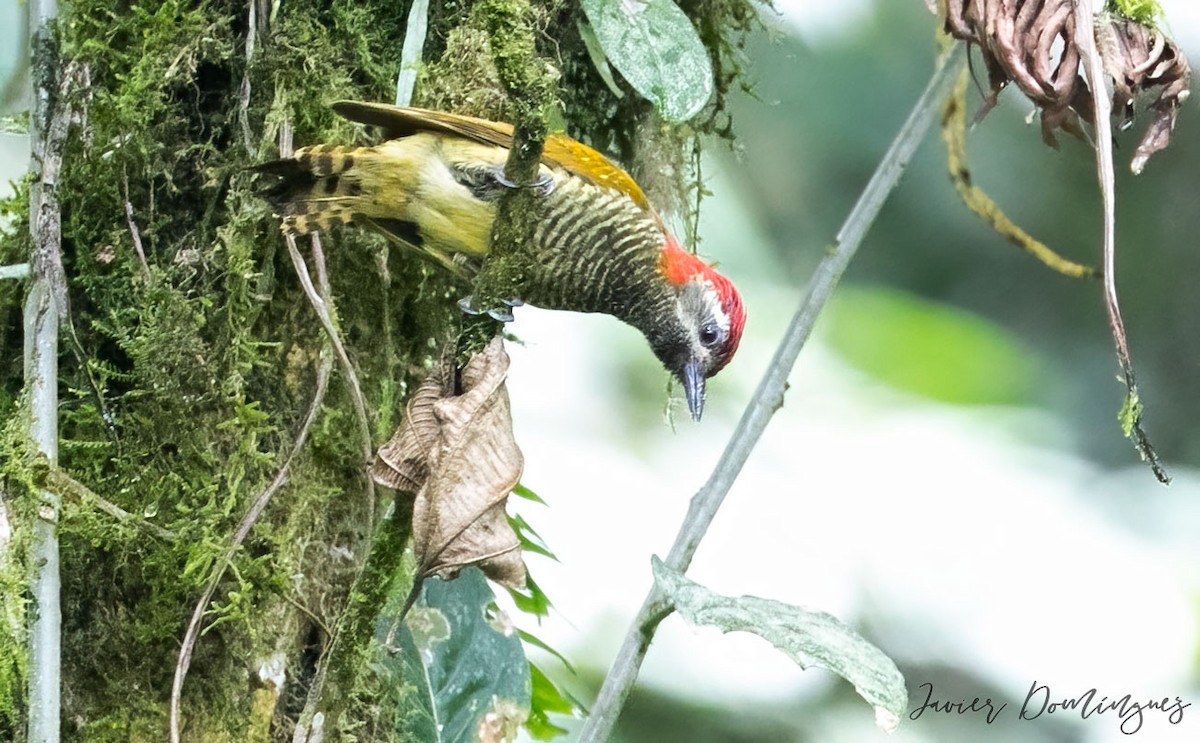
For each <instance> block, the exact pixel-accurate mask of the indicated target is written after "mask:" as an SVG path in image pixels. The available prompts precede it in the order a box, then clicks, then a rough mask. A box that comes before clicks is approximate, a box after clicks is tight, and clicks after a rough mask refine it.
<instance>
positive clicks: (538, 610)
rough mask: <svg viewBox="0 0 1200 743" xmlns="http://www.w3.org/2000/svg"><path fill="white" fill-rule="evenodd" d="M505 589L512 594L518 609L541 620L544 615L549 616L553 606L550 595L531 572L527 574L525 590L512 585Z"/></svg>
mask: <svg viewBox="0 0 1200 743" xmlns="http://www.w3.org/2000/svg"><path fill="white" fill-rule="evenodd" d="M505 589H506V590H507V591H508V595H509V596H512V600H513V603H514V604H516V606H517V609H518V610H520V611H523V612H525V613H526V614H531V615H533V616H535V617H537V618H538V620H539V622H540V621H541V618H542V617H545V616H549V614H550V607H551V606H553V604H551V603H550V597H549V596H547V595H546V593H545V591H543V590H542V588H541V586H539V585H538V584H537V583H536V582H535V581H534V580H533V576H532V575H530V574H529V573H526V574H525V589H524V590H521V589H518V588H513V587H512V586H505Z"/></svg>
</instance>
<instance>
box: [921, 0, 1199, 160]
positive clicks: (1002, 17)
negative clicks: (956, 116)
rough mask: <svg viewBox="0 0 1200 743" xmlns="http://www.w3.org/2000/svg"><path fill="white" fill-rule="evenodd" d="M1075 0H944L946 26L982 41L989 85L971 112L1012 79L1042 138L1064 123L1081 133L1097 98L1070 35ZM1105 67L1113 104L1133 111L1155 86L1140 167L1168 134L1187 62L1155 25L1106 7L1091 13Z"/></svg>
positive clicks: (1184, 90) (1049, 139)
mask: <svg viewBox="0 0 1200 743" xmlns="http://www.w3.org/2000/svg"><path fill="white" fill-rule="evenodd" d="M1075 2H1076V0H946V2H945V4H944V12H945V30H946V32H947V33H948V34H950V35H951V36H954V37H955V38H958V39H962V40H964V41H966V42H968V43H971V44H976V45H978V46H979V48H980V51H981V52H982V54H983V62H984V65H985V66H986V67H987V71H988V81H989V84H990V86H991V91H990V93H989V94H988V95H987V96H986V98H985V99H984V102H983V107H982V109H981V110H980V112H979V115H978V116H977V117H976V120H978V119H980V118H982V117H983V116H984V115H985V114H987V112H988V111H990V110H991V109H992V108H993V107H994V106H995V105H996V99H997V97H998V96H999V94H1000V92H1001V91H1002V90H1003V89H1004V88H1005V87H1007V86H1008V85H1009V84H1010V83H1011V84H1015V85H1016V86H1017V87H1018V88H1020V90H1021V92H1022V93H1024V94H1025V95H1026V96H1027V97H1028V98H1029V100H1031V101H1032V102H1033V103H1034V104H1035V105H1036V106H1037V107H1038V108H1039V109H1041V116H1042V139H1043V140H1044V141H1045V142H1046V144H1048V145H1050V146H1051V147H1057V146H1058V144H1057V140H1056V139H1055V136H1054V133H1055V132H1056V131H1057V130H1058V129H1062V130H1063V131H1066V132H1067V133H1069V134H1072V135H1075V136H1078V137H1083V136H1084V132H1083V123H1085V122H1086V123H1092V122H1093V120H1094V118H1095V112H1094V108H1095V107H1094V106H1093V105H1092V101H1091V91H1090V89H1089V87H1088V82H1087V80H1086V79H1085V77H1084V76H1083V75H1081V74H1080V55H1079V49H1078V46H1077V45H1076V43H1075V37H1076V34H1075V15H1074V6H1075ZM1095 26H1096V37H1097V39H1098V41H1099V43H1100V44H1099V45H1100V51H1101V55H1102V57H1103V59H1104V71H1105V73H1106V74H1107V75H1108V76H1109V77H1111V79H1112V83H1113V110H1115V111H1119V112H1122V114H1123V115H1124V116H1125V117H1126V119H1127V120H1128V119H1131V118H1132V113H1133V103H1134V101H1135V99H1136V98H1137V97H1138V95H1139V94H1141V93H1144V92H1147V91H1149V90H1150V89H1152V88H1159V89H1160V90H1159V94H1158V98H1157V99H1156V100H1155V101H1154V103H1153V104H1151V108H1152V109H1153V110H1154V116H1153V119H1152V120H1151V123H1150V125H1149V127H1148V128H1147V130H1146V133H1145V135H1144V136H1143V138H1142V141H1141V144H1139V145H1138V148H1137V150H1136V151H1135V152H1134V157H1133V162H1132V163H1131V166H1130V167H1131V168H1132V169H1133V172H1135V173H1140V172H1141V170H1142V168H1143V167H1144V166H1145V164H1146V160H1147V159H1148V158H1149V157H1150V156H1151V155H1152V154H1154V153H1155V152H1158V151H1159V150H1162V149H1163V148H1165V147H1166V146H1167V145H1168V144H1169V143H1170V140H1171V131H1172V130H1173V129H1174V127H1175V118H1176V116H1177V114H1178V111H1179V106H1180V104H1181V103H1183V101H1184V100H1186V99H1187V96H1188V79H1189V76H1190V70H1189V69H1188V63H1187V59H1186V58H1185V57H1184V55H1183V52H1182V51H1181V50H1180V49H1179V47H1178V46H1176V44H1175V43H1174V42H1173V41H1171V40H1170V39H1168V38H1166V37H1165V36H1164V35H1163V34H1162V33H1161V32H1160V31H1158V30H1157V29H1154V28H1150V27H1147V26H1143V25H1141V24H1140V23H1137V22H1135V21H1132V20H1129V19H1126V18H1119V17H1113V16H1109V15H1106V14H1100V15H1097V16H1095Z"/></svg>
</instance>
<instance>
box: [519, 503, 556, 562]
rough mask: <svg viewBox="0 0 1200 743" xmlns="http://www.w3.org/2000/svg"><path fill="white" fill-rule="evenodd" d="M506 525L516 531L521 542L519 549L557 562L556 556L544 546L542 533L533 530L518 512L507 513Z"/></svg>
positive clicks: (544, 541)
mask: <svg viewBox="0 0 1200 743" xmlns="http://www.w3.org/2000/svg"><path fill="white" fill-rule="evenodd" d="M508 525H509V526H511V527H512V530H513V531H514V532H516V534H517V540H518V541H520V542H521V549H523V550H525V551H526V552H532V553H534V554H536V555H542V556H543V557H549V558H550V559H551V560H554V561H555V562H558V557H556V556H555V555H554V553H553V552H551V551H550V548H549V547H547V546H546V540H544V539H542V535H541V534H538V533H537V532H536V531H534V530H533V527H532V526H530V525H529V522H528V521H526V520H525V519H524V518H522V516H521V515H520V514H518V513H510V514H508Z"/></svg>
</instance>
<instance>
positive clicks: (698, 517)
mask: <svg viewBox="0 0 1200 743" xmlns="http://www.w3.org/2000/svg"><path fill="white" fill-rule="evenodd" d="M965 57H966V55H965V53H964V49H963V45H962V44H956V45H955V46H954V47H953V48H952V49H951V50H950V51H949V52H948V53H947V55H946V56H945V57H944V58H943V60H942V62H941V64H940V65H939V67H938V69H937V70H936V71H935V72H934V74H933V77H932V79H931V80H930V81H929V85H928V86H926V88H925V92H924V93H922V94H921V98H920V99H919V100H918V101H917V104H916V106H915V107H914V108H913V111H912V113H911V114H909V117H908V120H907V121H906V122H905V123H904V126H903V127H902V128H901V129H900V133H899V134H897V135H896V138H895V140H893V141H892V145H891V147H890V148H889V149H888V151H887V154H885V155H884V157H883V160H882V161H881V162H880V163H879V167H878V168H877V169H876V170H875V174H874V175H873V176H872V177H871V181H870V182H869V183H868V184H867V186H866V188H865V189H864V190H863V193H862V195H861V196H860V197H859V199H858V203H856V204H855V205H854V208H853V209H852V210H851V212H850V215H849V216H848V217H847V218H846V221H845V223H844V224H843V225H842V229H841V230H840V231H839V232H838V234H837V237H836V239H835V240H834V244H833V246H831V248H830V250H829V252H828V253H827V254H826V255H825V257H824V258H823V259H822V260H821V263H820V264H819V265H818V266H817V269H816V272H815V274H814V275H813V278H812V280H811V281H810V283H809V286H808V292H807V294H806V296H805V297H804V299H803V301H802V302H801V303H800V307H799V309H797V310H796V314H795V315H794V316H793V317H792V322H791V324H790V325H789V326H788V329H787V333H786V335H785V336H784V338H783V341H782V342H781V343H780V345H779V348H778V349H777V350H776V351H775V357H774V358H773V359H772V360H771V364H770V366H768V367H767V371H766V373H765V374H764V375H763V378H762V381H761V382H759V385H758V390H757V391H756V392H755V394H754V397H753V398H751V400H750V404H749V405H747V407H746V410H745V412H744V413H743V414H742V418H741V420H740V421H739V422H738V425H737V428H736V429H735V430H734V432H733V436H732V437H730V440H729V443H728V444H727V445H726V447H725V452H724V453H723V454H722V455H721V459H720V460H719V461H718V462H717V465H716V467H715V468H714V469H713V473H712V475H710V476H709V479H708V482H706V483H705V484H704V487H702V488H701V489H700V490H699V492H697V493H696V495H695V496H694V497H693V498H692V502H691V506H690V507H689V509H688V513H687V516H686V518H685V519H684V521H683V524H682V526H681V527H680V529H679V533H678V535H677V536H676V537H675V544H674V545H673V546H672V547H671V553H670V555H669V556H668V557H667V560H666V564H667V565H668V566H670V567H671V568H672V569H674V570H677V571H679V572H680V573H683V572H686V571H687V568H688V566H689V565H690V564H691V561H692V557H693V555H695V553H696V549H697V548H698V547H699V546H700V541H701V540H702V539H703V538H704V534H705V532H706V531H707V530H708V527H709V524H711V523H712V520H713V517H714V516H715V515H716V513H717V509H718V508H720V506H721V502H722V501H723V500H724V498H725V495H726V493H728V492H729V488H730V487H731V486H732V485H733V483H734V481H735V480H736V479H737V476H738V474H739V473H740V472H741V470H742V466H743V465H744V464H745V463H746V459H747V458H748V457H749V456H750V452H751V451H753V449H754V446H755V444H757V443H758V439H759V438H760V437H761V436H762V433H763V431H764V430H765V429H766V427H767V423H768V422H769V421H770V419H771V416H772V415H773V414H774V412H775V411H776V410H778V409H779V408H780V407H781V406H782V405H783V394H784V390H785V389H786V387H787V378H788V374H789V373H790V372H791V369H792V366H793V365H794V364H795V363H796V358H797V356H798V355H799V353H800V349H801V348H803V347H804V343H805V341H807V340H808V336H809V334H810V333H811V332H812V329H813V325H814V324H815V323H816V320H817V317H818V315H819V314H820V313H821V310H822V309H823V308H824V306H825V303H826V302H827V301H828V300H829V297H830V295H831V294H832V292H833V289H834V287H835V286H836V285H837V283H838V280H839V279H840V278H841V275H842V273H843V272H844V271H845V270H846V266H847V265H849V263H850V260H851V258H853V257H854V253H855V252H856V251H857V250H858V246H859V244H860V243H861V242H862V240H863V237H864V236H865V235H866V234H867V230H868V229H869V228H870V226H871V224H872V223H873V222H874V221H875V217H876V216H877V215H878V214H879V210H880V208H881V207H882V206H883V203H884V201H885V200H886V199H887V197H888V195H889V194H890V193H891V192H892V190H893V189H894V188H895V187H896V184H897V182H898V181H899V180H900V176H901V174H903V172H904V169H905V167H906V166H907V165H908V161H909V159H910V158H911V157H912V154H913V152H914V151H915V150H916V148H917V145H919V144H920V143H921V140H922V139H923V138H924V136H925V133H926V131H928V129H929V126H930V125H931V124H932V123H933V121H934V119H935V118H936V116H937V112H938V109H939V107H940V106H941V103H942V101H943V100H945V98H946V96H947V95H948V94H949V93H950V89H951V88H952V87H953V85H954V80H955V76H956V75H957V74H958V71H959V70H960V69H962V66H963V62H964V60H965ZM670 613H671V606H670V603H669V602H668V601H667V599H666V598H665V597H664V596H663V594H662V592H661V591H659V589H658V588H657V586H656V587H654V588H652V589H651V591H650V594H649V595H648V596H647V597H646V601H645V603H643V604H642V608H641V610H640V611H639V612H638V615H637V617H636V618H635V619H634V620H633V623H632V624H631V625H630V627H629V632H628V633H627V634H626V636H625V641H624V643H623V644H622V645H621V649H620V651H619V652H618V654H617V658H616V660H615V661H614V662H613V666H612V668H611V669H610V670H609V672H608V676H607V677H606V678H605V680H604V685H603V686H602V687H601V689H600V695H599V698H598V699H597V700H596V704H595V706H594V707H593V708H592V714H591V716H590V717H589V718H588V720H587V723H586V724H585V725H584V728H583V731H582V733H581V735H580V738H579V740H580V741H581V743H598V742H599V741H605V740H607V739H608V737H609V735H610V733H611V732H612V729H613V726H614V725H615V724H616V721H617V717H618V715H619V714H620V712H621V707H622V706H623V705H624V704H625V700H626V699H627V698H628V696H629V694H630V692H631V691H632V689H633V685H634V682H635V681H636V680H637V674H638V669H639V668H640V667H641V664H642V660H643V659H644V658H645V656H646V651H647V649H648V648H649V646H650V641H651V640H652V639H653V637H654V633H655V631H656V630H657V628H658V625H659V623H660V622H661V621H662V620H663V619H664V618H666V617H667V616H668V615H669V614H670Z"/></svg>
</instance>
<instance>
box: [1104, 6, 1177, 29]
mask: <svg viewBox="0 0 1200 743" xmlns="http://www.w3.org/2000/svg"><path fill="white" fill-rule="evenodd" d="M1104 9H1105V10H1106V11H1108V12H1109V13H1116V14H1117V15H1120V16H1123V17H1125V18H1128V19H1130V20H1132V21H1137V22H1138V23H1140V24H1142V25H1143V26H1151V27H1153V26H1155V25H1156V24H1157V23H1158V21H1159V19H1160V18H1162V17H1163V9H1162V6H1161V5H1159V4H1158V2H1157V1H1156V0H1106V2H1105V3H1104Z"/></svg>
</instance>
